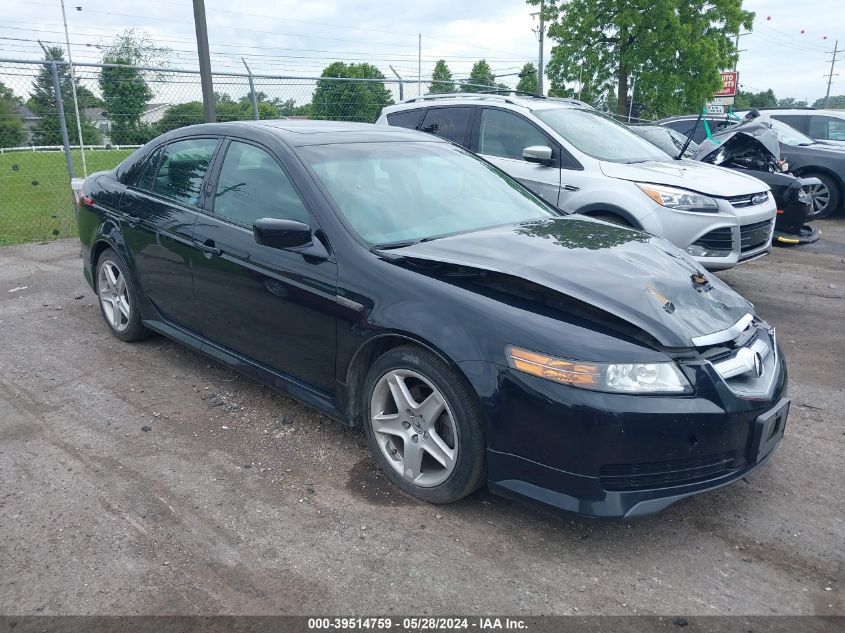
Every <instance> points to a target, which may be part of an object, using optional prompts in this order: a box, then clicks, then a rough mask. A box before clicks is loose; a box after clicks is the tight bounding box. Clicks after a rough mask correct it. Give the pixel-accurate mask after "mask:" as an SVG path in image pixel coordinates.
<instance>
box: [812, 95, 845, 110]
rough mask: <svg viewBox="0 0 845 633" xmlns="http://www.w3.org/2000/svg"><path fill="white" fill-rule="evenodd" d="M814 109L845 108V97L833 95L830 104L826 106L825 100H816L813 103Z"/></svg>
mask: <svg viewBox="0 0 845 633" xmlns="http://www.w3.org/2000/svg"><path fill="white" fill-rule="evenodd" d="M813 107H814V108H840V109H841V108H845V95H831V97H830V103H829V104H827V105H825V99H824V97H822V98H821V99H816V100H815V101H814V102H813Z"/></svg>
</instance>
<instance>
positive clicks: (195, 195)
mask: <svg viewBox="0 0 845 633" xmlns="http://www.w3.org/2000/svg"><path fill="white" fill-rule="evenodd" d="M216 147H217V139H214V138H192V139H187V140H184V141H176V142H174V143H169V144H168V145H167V147H165V148H164V152H163V154H162V157H161V164H160V165H159V168H158V172H156V176H155V179H154V180H153V191H154V192H155V193H157V194H158V195H160V196H164V197H165V198H170V199H171V200H175V201H177V202H182V203H184V204H190V205H194V206H196V205H197V203H199V197H200V190H201V189H202V181H203V179H204V178H205V174H206V172H207V171H208V166H209V164H210V163H211V157H212V156H214V150H215V148H216Z"/></svg>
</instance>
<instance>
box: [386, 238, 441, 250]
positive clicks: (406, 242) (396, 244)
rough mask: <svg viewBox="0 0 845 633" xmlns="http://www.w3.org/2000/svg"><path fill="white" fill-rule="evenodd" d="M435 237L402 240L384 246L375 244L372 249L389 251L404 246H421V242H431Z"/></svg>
mask: <svg viewBox="0 0 845 633" xmlns="http://www.w3.org/2000/svg"><path fill="white" fill-rule="evenodd" d="M436 239H437V238H436V237H421V238H419V239H416V240H404V241H402V242H387V243H385V244H376V245H375V246H374V247H373V248H375V249H376V250H379V251H389V250H392V249H394V248H405V247H406V246H413V245H414V244H422V243H423V242H431V241H432V240H436Z"/></svg>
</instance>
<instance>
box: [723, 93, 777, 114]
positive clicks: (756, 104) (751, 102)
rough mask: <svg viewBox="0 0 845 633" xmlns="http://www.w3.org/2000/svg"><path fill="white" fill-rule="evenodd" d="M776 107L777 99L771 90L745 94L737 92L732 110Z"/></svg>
mask: <svg viewBox="0 0 845 633" xmlns="http://www.w3.org/2000/svg"><path fill="white" fill-rule="evenodd" d="M777 105H778V98H777V97H776V96H775V93H774V92H773V91H772V89H771V88H769V89H768V90H761V91H760V92H745V91H744V90H737V92H736V96H735V97H734V105H733V108H734V110H750V109H751V108H774V107H777Z"/></svg>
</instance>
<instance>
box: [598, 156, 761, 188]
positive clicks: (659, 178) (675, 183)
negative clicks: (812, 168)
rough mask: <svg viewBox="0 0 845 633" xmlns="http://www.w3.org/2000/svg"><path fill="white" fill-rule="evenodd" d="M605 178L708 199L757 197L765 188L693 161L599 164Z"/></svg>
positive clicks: (739, 175)
mask: <svg viewBox="0 0 845 633" xmlns="http://www.w3.org/2000/svg"><path fill="white" fill-rule="evenodd" d="M601 170H602V173H604V175H605V176H609V177H611V178H619V179H621V180H631V181H633V182H644V183H650V184H654V185H669V186H671V187H680V188H681V189H689V190H691V191H696V192H698V193H703V194H705V195H708V196H718V197H733V196H744V195H746V194H752V193H759V192H760V191H762V190H764V189H765V187H761V186H760V182H759V181H758V180H756V179H755V178H751V177H749V176H743V175H742V174H737V173H734V172H732V171H730V170H726V169H725V170H723V169H719V168H717V167H714V166H712V165H705V164H703V163H700V162H698V161H694V160H673V161H645V162H642V163H612V162H608V161H602V162H601Z"/></svg>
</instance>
